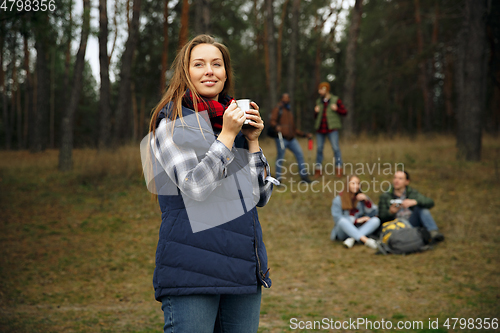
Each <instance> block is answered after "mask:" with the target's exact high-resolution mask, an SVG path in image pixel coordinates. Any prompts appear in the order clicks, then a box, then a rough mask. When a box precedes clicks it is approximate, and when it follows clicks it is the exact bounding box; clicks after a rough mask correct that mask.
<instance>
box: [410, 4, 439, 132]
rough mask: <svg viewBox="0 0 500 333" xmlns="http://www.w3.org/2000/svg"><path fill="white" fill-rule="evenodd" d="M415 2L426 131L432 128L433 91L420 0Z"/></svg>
mask: <svg viewBox="0 0 500 333" xmlns="http://www.w3.org/2000/svg"><path fill="white" fill-rule="evenodd" d="M414 2H415V25H416V28H417V46H418V54H419V58H420V61H419V63H418V81H419V84H420V89H421V90H422V97H423V101H424V119H425V120H424V126H425V131H427V132H428V131H430V130H431V124H432V123H431V121H432V114H431V110H432V100H431V93H430V92H429V78H428V75H427V68H426V66H425V65H426V59H425V57H424V34H423V31H422V30H423V29H422V18H421V15H420V0H414ZM436 33H437V32H436Z"/></svg>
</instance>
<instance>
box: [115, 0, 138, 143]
mask: <svg viewBox="0 0 500 333" xmlns="http://www.w3.org/2000/svg"><path fill="white" fill-rule="evenodd" d="M132 11H133V14H132V21H131V23H130V27H129V32H128V39H127V42H126V43H125V51H124V52H123V55H122V60H121V69H120V89H119V93H118V106H117V108H116V114H115V128H114V143H115V145H117V144H120V143H122V142H123V138H124V136H125V133H126V132H127V133H128V131H126V130H125V128H124V127H125V126H124V124H125V122H124V120H125V119H126V118H127V117H128V118H129V119H130V116H131V109H130V88H131V85H130V74H131V71H132V63H133V60H134V53H135V47H136V44H137V37H138V34H139V17H140V14H141V0H134V5H133V8H132ZM127 124H131V122H130V121H129V122H127ZM127 129H129V128H128V127H127Z"/></svg>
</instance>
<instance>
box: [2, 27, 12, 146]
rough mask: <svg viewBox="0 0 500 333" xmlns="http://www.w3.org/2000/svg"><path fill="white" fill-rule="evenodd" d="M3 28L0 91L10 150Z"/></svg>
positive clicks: (4, 32) (3, 30) (7, 142)
mask: <svg viewBox="0 0 500 333" xmlns="http://www.w3.org/2000/svg"><path fill="white" fill-rule="evenodd" d="M5 35H6V31H5V27H2V28H0V88H1V89H2V116H3V126H4V127H5V148H6V149H10V133H9V129H10V126H9V111H8V106H7V86H6V84H5V69H4V67H3V62H4V54H5V52H4V42H5Z"/></svg>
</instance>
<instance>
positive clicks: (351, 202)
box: [340, 175, 360, 210]
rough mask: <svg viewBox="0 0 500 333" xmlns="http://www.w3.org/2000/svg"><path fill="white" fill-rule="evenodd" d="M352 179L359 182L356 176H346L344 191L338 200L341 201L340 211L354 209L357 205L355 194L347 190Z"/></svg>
mask: <svg viewBox="0 0 500 333" xmlns="http://www.w3.org/2000/svg"><path fill="white" fill-rule="evenodd" d="M353 178H356V179H357V180H358V181H360V179H359V177H358V176H356V175H351V176H347V179H346V184H345V191H343V192H342V193H341V194H340V199H341V201H342V210H346V209H347V210H351V209H353V208H356V206H357V205H358V200H357V199H356V193H352V192H351V191H350V189H349V181H350V180H351V179H353Z"/></svg>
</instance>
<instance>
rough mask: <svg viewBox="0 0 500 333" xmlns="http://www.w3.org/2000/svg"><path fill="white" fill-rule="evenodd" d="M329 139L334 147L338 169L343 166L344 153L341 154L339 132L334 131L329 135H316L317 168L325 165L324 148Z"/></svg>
mask: <svg viewBox="0 0 500 333" xmlns="http://www.w3.org/2000/svg"><path fill="white" fill-rule="evenodd" d="M326 138H328V140H329V141H330V144H331V145H332V150H333V153H334V154H335V165H336V166H337V167H341V166H342V153H341V152H340V146H339V131H333V132H331V133H328V134H320V133H316V143H317V145H318V149H317V150H316V168H318V166H320V165H321V163H323V147H324V145H325V139H326Z"/></svg>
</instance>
